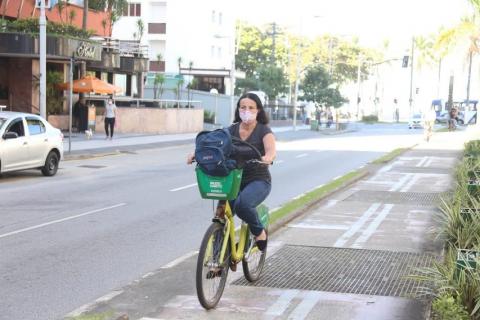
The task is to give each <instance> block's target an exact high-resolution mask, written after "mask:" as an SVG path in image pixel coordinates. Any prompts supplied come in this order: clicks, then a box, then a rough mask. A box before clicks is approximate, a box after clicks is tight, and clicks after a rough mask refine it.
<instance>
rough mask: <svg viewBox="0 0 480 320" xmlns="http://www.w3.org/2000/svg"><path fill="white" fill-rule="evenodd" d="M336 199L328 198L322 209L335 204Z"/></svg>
mask: <svg viewBox="0 0 480 320" xmlns="http://www.w3.org/2000/svg"><path fill="white" fill-rule="evenodd" d="M337 202H338V200H328V202H327V204H326V205H325V206H324V207H323V208H324V209H328V208H331V207H333V206H334V205H336V204H337Z"/></svg>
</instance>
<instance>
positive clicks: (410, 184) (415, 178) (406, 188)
mask: <svg viewBox="0 0 480 320" xmlns="http://www.w3.org/2000/svg"><path fill="white" fill-rule="evenodd" d="M418 178H420V176H419V175H417V174H416V175H414V176H413V177H412V179H410V181H409V182H408V183H407V184H406V185H405V187H403V188H402V189H401V190H400V192H407V191H408V190H409V189H410V188H411V187H412V186H413V185H414V184H415V182H417V181H418Z"/></svg>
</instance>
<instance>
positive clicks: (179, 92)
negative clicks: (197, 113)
mask: <svg viewBox="0 0 480 320" xmlns="http://www.w3.org/2000/svg"><path fill="white" fill-rule="evenodd" d="M184 83H185V81H184V80H183V79H180V80H178V82H177V101H178V103H177V108H180V98H181V96H182V87H183V84H184Z"/></svg>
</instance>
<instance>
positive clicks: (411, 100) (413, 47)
mask: <svg viewBox="0 0 480 320" xmlns="http://www.w3.org/2000/svg"><path fill="white" fill-rule="evenodd" d="M414 51H415V37H412V51H411V56H412V61H410V98H409V99H408V104H409V106H410V114H412V113H413V62H414V59H413V58H414V57H413V54H414Z"/></svg>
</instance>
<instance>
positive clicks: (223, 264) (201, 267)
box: [196, 223, 231, 310]
mask: <svg viewBox="0 0 480 320" xmlns="http://www.w3.org/2000/svg"><path fill="white" fill-rule="evenodd" d="M224 241H228V239H225V238H224V226H223V225H222V224H220V223H212V225H211V226H210V227H209V228H208V230H207V232H206V233H205V235H204V237H203V240H202V244H201V246H200V251H199V252H198V261H197V274H196V285H197V296H198V301H200V304H201V305H202V306H203V307H204V308H205V309H207V310H208V309H212V308H215V306H216V305H217V303H218V301H219V300H220V298H221V297H222V293H223V289H224V288H225V283H226V281H227V275H228V269H229V266H230V259H231V255H230V246H229V244H227V248H226V250H225V256H224V258H223V261H220V252H221V250H222V244H223V242H224Z"/></svg>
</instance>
